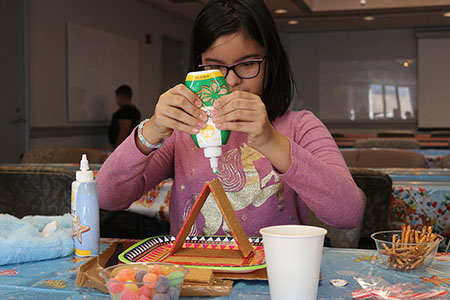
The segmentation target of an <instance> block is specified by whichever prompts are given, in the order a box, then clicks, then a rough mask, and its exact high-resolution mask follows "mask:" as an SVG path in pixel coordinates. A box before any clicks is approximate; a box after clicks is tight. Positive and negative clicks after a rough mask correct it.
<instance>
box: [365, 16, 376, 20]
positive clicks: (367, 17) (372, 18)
mask: <svg viewBox="0 0 450 300" xmlns="http://www.w3.org/2000/svg"><path fill="white" fill-rule="evenodd" d="M363 20H364V21H375V17H372V16H365V17H364V18H363Z"/></svg>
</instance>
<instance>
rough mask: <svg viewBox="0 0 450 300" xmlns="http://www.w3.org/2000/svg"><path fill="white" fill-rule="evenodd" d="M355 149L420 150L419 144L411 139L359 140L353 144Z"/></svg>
mask: <svg viewBox="0 0 450 300" xmlns="http://www.w3.org/2000/svg"><path fill="white" fill-rule="evenodd" d="M353 147H355V148H393V149H420V143H419V142H418V141H417V140H412V139H397V138H375V139H360V140H356V141H355V143H354V144H353Z"/></svg>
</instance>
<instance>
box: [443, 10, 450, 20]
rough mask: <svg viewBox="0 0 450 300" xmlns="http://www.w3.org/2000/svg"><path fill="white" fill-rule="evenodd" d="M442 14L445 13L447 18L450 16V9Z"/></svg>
mask: <svg viewBox="0 0 450 300" xmlns="http://www.w3.org/2000/svg"><path fill="white" fill-rule="evenodd" d="M442 15H443V16H444V17H446V18H450V11H448V12H445V13H443V14H442Z"/></svg>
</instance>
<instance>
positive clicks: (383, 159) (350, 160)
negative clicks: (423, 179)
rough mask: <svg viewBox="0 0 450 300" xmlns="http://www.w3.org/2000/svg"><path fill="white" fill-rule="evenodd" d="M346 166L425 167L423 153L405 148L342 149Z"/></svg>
mask: <svg viewBox="0 0 450 300" xmlns="http://www.w3.org/2000/svg"><path fill="white" fill-rule="evenodd" d="M341 153H342V156H343V157H344V160H345V162H346V163H347V166H348V167H353V168H426V165H427V160H426V158H425V155H423V154H422V153H419V152H415V151H410V150H406V149H356V150H342V151H341Z"/></svg>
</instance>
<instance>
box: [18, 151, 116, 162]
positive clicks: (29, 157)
mask: <svg viewBox="0 0 450 300" xmlns="http://www.w3.org/2000/svg"><path fill="white" fill-rule="evenodd" d="M83 153H85V154H87V157H88V160H89V163H90V164H99V163H103V162H104V161H105V159H106V156H107V155H106V154H104V153H102V152H101V151H100V150H97V149H92V148H38V149H31V150H28V151H26V152H25V153H24V154H23V156H22V162H23V163H79V162H80V160H81V155H82V154H83Z"/></svg>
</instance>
